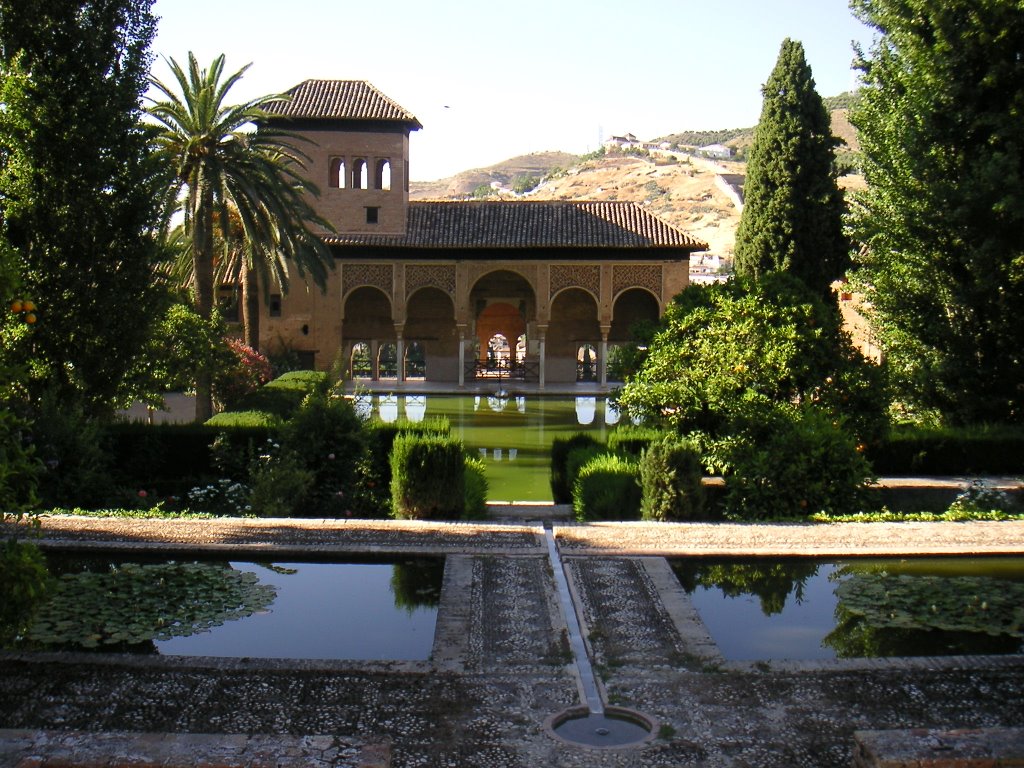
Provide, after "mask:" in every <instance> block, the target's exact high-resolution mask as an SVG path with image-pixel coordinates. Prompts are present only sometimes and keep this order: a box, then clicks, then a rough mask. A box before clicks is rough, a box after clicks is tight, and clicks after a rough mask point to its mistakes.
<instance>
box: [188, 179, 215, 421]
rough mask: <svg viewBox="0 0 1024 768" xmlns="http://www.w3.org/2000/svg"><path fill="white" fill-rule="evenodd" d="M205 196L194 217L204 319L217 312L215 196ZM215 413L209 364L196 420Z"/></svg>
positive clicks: (203, 371)
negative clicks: (215, 290) (215, 294)
mask: <svg viewBox="0 0 1024 768" xmlns="http://www.w3.org/2000/svg"><path fill="white" fill-rule="evenodd" d="M201 194H202V196H203V200H202V203H201V205H200V211H199V212H198V213H199V215H197V216H196V217H195V219H194V221H195V224H194V227H193V232H192V258H193V269H194V272H195V290H196V312H197V313H198V314H199V316H200V317H201V318H203V319H204V320H209V319H210V317H211V316H212V315H213V195H212V193H211V192H209V191H204V192H203V193H201ZM211 416H213V371H212V370H211V369H210V368H209V367H208V366H203V367H201V368H200V369H199V370H198V371H196V422H198V423H200V424H202V423H203V422H205V421H207V420H208V419H209V418H210V417H211Z"/></svg>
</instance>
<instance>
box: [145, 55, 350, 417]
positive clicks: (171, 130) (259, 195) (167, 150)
mask: <svg viewBox="0 0 1024 768" xmlns="http://www.w3.org/2000/svg"><path fill="white" fill-rule="evenodd" d="M168 64H169V66H170V69H171V74H172V76H173V77H174V80H175V87H171V86H168V85H165V84H164V83H162V82H161V81H159V80H156V79H153V80H151V84H152V86H153V87H154V88H155V89H156V90H157V92H158V93H159V95H160V97H161V99H160V100H158V101H156V102H155V103H154V104H153V105H152V106H151V107H150V109H149V113H150V115H151V116H152V117H153V118H155V119H156V121H157V122H158V123H159V126H160V130H159V132H158V138H157V141H158V146H159V151H160V156H161V158H162V159H163V161H164V162H165V163H166V164H167V167H168V168H173V169H174V175H173V177H172V178H171V180H170V183H169V184H168V186H167V190H166V210H167V212H168V214H170V213H171V212H172V211H173V212H177V211H180V212H181V213H183V214H184V226H185V230H186V233H187V235H188V240H189V247H190V250H191V255H192V280H193V286H194V293H195V306H196V311H197V312H198V313H199V316H200V317H202V318H203V319H208V318H209V317H210V316H211V314H212V312H213V304H214V262H215V257H216V255H217V254H216V250H217V249H216V248H215V244H216V243H218V242H219V243H221V245H222V248H223V249H226V250H224V251H222V255H224V256H227V254H228V253H229V252H230V250H231V248H230V246H231V244H232V237H233V229H234V226H235V225H237V228H238V230H239V231H240V233H241V234H240V236H239V238H238V239H239V240H240V241H241V242H242V243H244V247H243V248H242V249H241V251H240V252H239V254H238V256H239V258H240V259H241V262H242V263H241V265H240V266H243V267H244V271H245V272H246V274H247V275H248V274H252V275H257V274H258V275H259V277H260V279H261V280H262V282H263V284H264V287H266V286H268V285H269V284H270V282H271V281H276V282H278V283H279V284H281V287H282V289H283V290H286V289H287V287H288V275H289V265H291V266H293V267H295V269H296V271H298V273H299V275H300V276H305V274H306V273H307V272H308V273H309V274H310V276H311V277H312V278H313V280H314V281H316V282H317V283H318V284H319V285H321V286H322V285H324V283H325V280H326V274H327V271H328V270H329V269H330V268H331V267H332V266H333V260H332V258H331V256H330V253H329V251H328V249H327V247H326V246H325V245H324V243H323V241H322V240H321V239H320V237H319V236H318V235H316V234H314V233H313V232H312V231H311V229H310V227H311V226H315V227H317V228H319V229H320V230H321V231H329V230H330V228H331V225H330V224H329V223H328V222H326V221H325V220H323V219H322V218H320V217H319V216H318V215H317V214H316V212H315V211H314V209H313V207H312V204H311V201H310V196H311V195H316V194H318V190H317V189H316V187H315V186H313V185H311V184H310V183H309V182H308V181H307V180H306V179H304V178H303V176H302V174H301V170H302V168H303V161H304V160H305V155H303V153H302V152H301V151H300V150H299V149H298V148H297V145H296V141H295V139H294V137H293V136H292V135H291V134H289V133H287V132H283V131H280V130H278V129H276V128H273V127H271V126H270V125H268V123H267V117H268V112H267V110H268V109H271V108H272V107H273V104H274V102H275V101H279V100H280V99H281V98H282V97H281V96H279V95H269V96H263V97H261V98H257V99H252V100H250V101H247V102H244V103H242V104H239V105H236V106H229V105H228V104H226V103H225V98H226V96H227V94H228V91H230V89H231V88H232V87H233V86H234V85H235V84H237V82H238V81H239V79H241V77H242V75H243V74H244V73H245V70H246V69H248V67H245V68H243V69H241V70H239V71H238V72H235V73H234V74H231V75H227V76H225V75H224V57H223V55H222V56H218V57H217V58H216V59H214V61H213V63H212V64H211V65H210V67H209V69H204V68H201V67H200V66H199V63H198V62H197V61H196V59H195V57H194V56H193V55H192V54H191V53H190V54H189V57H188V67H187V69H186V68H183V67H181V66H180V65H179V64H178V63H177V62H176V61H175V60H174V59H170V60H169V62H168ZM257 127H258V128H259V130H255V129H256V128H257ZM228 222H231V224H229V223H228ZM218 236H219V240H218V239H217V238H218ZM211 387H212V380H211V378H210V377H209V376H208V375H207V374H206V373H205V372H201V373H200V376H199V378H198V380H197V386H196V418H197V420H198V421H205V420H206V419H208V418H209V417H210V416H211V415H212V400H211V397H212V392H211Z"/></svg>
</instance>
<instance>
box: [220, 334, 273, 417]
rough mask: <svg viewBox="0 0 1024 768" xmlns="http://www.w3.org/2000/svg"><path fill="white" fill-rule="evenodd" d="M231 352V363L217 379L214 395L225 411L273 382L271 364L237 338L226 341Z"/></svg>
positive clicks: (221, 370)
mask: <svg viewBox="0 0 1024 768" xmlns="http://www.w3.org/2000/svg"><path fill="white" fill-rule="evenodd" d="M224 341H225V343H226V344H227V347H228V350H229V351H230V353H231V356H230V359H231V364H230V365H225V366H224V367H222V368H221V369H220V370H218V371H217V372H216V374H215V376H214V378H213V393H214V396H215V397H216V398H217V402H219V403H220V404H221V405H222V406H223V407H224V408H226V409H228V410H230V409H232V408H234V407H235V405H237V404H238V403H239V402H240V401H241V400H242V398H244V397H246V396H247V395H250V394H252V393H253V392H255V391H256V390H257V389H259V388H260V387H262V386H263V385H264V384H266V383H267V382H268V381H270V374H271V369H270V361H268V360H267V358H266V357H264V356H263V355H262V354H260V353H259V352H258V351H256V350H255V349H253V348H252V347H250V346H248V345H247V344H245V343H244V342H243V341H242V340H241V339H236V338H234V337H233V336H228V337H226V338H225V340H224Z"/></svg>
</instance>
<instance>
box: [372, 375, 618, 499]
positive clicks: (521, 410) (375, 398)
mask: <svg viewBox="0 0 1024 768" xmlns="http://www.w3.org/2000/svg"><path fill="white" fill-rule="evenodd" d="M356 408H357V409H358V410H359V412H360V413H361V414H362V415H364V416H367V417H375V418H380V419H381V420H382V421H386V422H392V421H395V420H396V419H399V418H404V419H408V420H409V421H422V420H423V419H430V418H446V419H448V421H449V422H450V423H451V425H452V435H453V436H455V437H458V438H460V439H461V440H462V442H463V443H464V444H465V445H466V447H467V448H468V449H469V450H471V451H472V452H473V453H475V454H478V455H479V456H480V457H481V458H482V459H484V461H485V463H486V465H487V481H488V485H489V491H488V498H489V500H491V501H551V485H550V481H549V475H550V460H551V459H550V448H551V442H552V441H553V440H554V439H555V438H556V437H569V436H570V435H573V434H575V433H577V432H590V433H593V434H594V436H595V437H597V438H598V439H600V440H603V439H604V437H605V435H606V433H607V431H608V430H609V429H610V428H613V427H614V426H615V425H616V424H618V422H619V413H618V411H616V410H615V408H614V407H613V406H611V405H609V404H608V402H607V400H606V399H605V398H603V397H538V396H536V395H533V396H530V397H526V396H522V395H510V396H507V397H499V396H497V395H491V396H488V395H362V396H358V397H357V398H356Z"/></svg>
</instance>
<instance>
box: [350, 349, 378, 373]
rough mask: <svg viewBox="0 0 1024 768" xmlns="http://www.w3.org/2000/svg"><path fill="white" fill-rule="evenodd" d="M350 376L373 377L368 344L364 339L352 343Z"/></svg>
mask: <svg viewBox="0 0 1024 768" xmlns="http://www.w3.org/2000/svg"><path fill="white" fill-rule="evenodd" d="M351 366H352V378H353V379H369V378H372V377H373V367H372V366H371V365H370V345H369V344H367V343H366V342H365V341H357V342H356V343H355V344H353V345H352V360H351Z"/></svg>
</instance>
